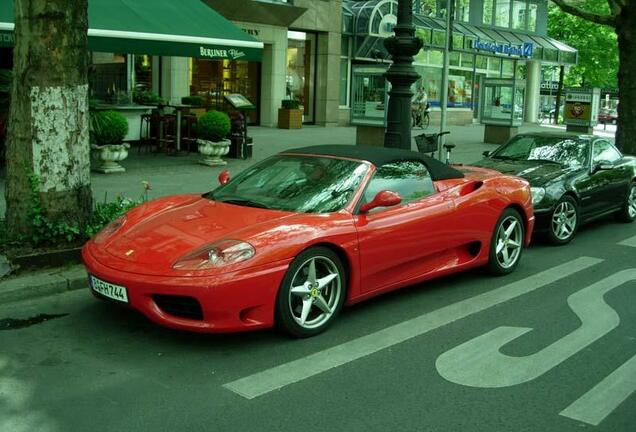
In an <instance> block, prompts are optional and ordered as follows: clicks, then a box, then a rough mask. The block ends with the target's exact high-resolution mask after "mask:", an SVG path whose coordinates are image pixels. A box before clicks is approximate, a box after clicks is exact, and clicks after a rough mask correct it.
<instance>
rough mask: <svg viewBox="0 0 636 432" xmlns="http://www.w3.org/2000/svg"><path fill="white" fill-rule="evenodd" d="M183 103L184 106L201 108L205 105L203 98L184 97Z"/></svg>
mask: <svg viewBox="0 0 636 432" xmlns="http://www.w3.org/2000/svg"><path fill="white" fill-rule="evenodd" d="M181 103H182V104H184V105H192V106H196V107H200V106H203V105H205V99H204V98H203V96H184V97H182V98H181Z"/></svg>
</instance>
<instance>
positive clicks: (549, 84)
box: [541, 81, 559, 90]
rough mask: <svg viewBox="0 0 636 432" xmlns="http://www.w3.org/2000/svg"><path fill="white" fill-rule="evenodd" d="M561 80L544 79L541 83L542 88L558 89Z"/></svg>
mask: <svg viewBox="0 0 636 432" xmlns="http://www.w3.org/2000/svg"><path fill="white" fill-rule="evenodd" d="M558 89H559V82H558V81H543V82H542V83H541V90H558Z"/></svg>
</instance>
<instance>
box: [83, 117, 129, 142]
mask: <svg viewBox="0 0 636 432" xmlns="http://www.w3.org/2000/svg"><path fill="white" fill-rule="evenodd" d="M127 133H128V120H126V117H124V115H123V114H122V113H120V112H117V111H96V112H92V113H91V135H92V139H93V142H94V143H95V144H99V145H104V144H121V142H122V141H123V139H124V137H125V136H126V134H127Z"/></svg>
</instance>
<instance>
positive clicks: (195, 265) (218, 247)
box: [172, 240, 256, 270]
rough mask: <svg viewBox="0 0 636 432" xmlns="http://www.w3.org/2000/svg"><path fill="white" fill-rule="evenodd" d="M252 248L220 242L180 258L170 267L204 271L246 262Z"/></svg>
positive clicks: (246, 245)
mask: <svg viewBox="0 0 636 432" xmlns="http://www.w3.org/2000/svg"><path fill="white" fill-rule="evenodd" d="M255 253H256V251H255V250H254V246H252V245H251V244H249V243H246V242H244V241H240V240H221V241H218V242H214V243H212V244H209V245H206V246H204V247H202V248H199V249H197V250H195V251H193V252H190V253H189V254H187V255H185V256H183V257H181V258H180V259H179V260H177V262H175V263H174V264H173V266H172V268H173V269H176V270H206V269H210V268H217V267H223V266H224V265H228V264H235V263H239V262H241V261H245V260H248V259H250V258H252V257H253V256H254V254H255Z"/></svg>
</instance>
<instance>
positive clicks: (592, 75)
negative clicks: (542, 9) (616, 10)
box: [548, 0, 618, 88]
mask: <svg viewBox="0 0 636 432" xmlns="http://www.w3.org/2000/svg"><path fill="white" fill-rule="evenodd" d="M578 7H580V8H581V9H585V10H589V11H593V12H595V13H600V14H607V13H608V12H609V9H608V5H607V2H599V1H598V0H583V1H581V2H580V4H579V5H578ZM548 35H549V36H551V37H553V38H555V39H558V40H560V41H562V42H564V43H566V44H568V45H570V46H572V47H573V48H576V49H577V50H578V51H579V63H578V64H577V65H576V66H573V67H571V68H570V69H569V71H568V73H567V74H566V76H565V86H566V87H572V86H585V87H602V88H616V87H617V86H618V78H617V76H618V40H617V36H616V33H615V32H614V29H613V28H611V27H607V26H602V25H599V24H596V23H593V22H591V21H587V20H584V19H583V18H579V17H576V16H574V15H570V14H567V13H565V12H563V11H561V9H559V7H558V6H556V5H554V4H553V3H550V7H549V13H548Z"/></svg>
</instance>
